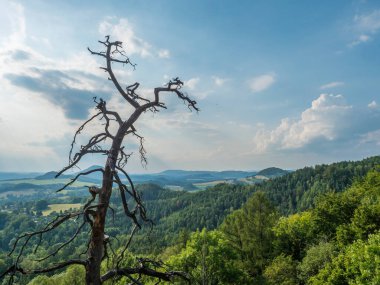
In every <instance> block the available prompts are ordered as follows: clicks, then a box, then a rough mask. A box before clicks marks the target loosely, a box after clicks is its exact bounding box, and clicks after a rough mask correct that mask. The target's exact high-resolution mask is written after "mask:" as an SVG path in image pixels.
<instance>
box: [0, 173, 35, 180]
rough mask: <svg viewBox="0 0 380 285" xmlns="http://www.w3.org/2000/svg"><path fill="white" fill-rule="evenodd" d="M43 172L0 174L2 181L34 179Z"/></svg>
mask: <svg viewBox="0 0 380 285" xmlns="http://www.w3.org/2000/svg"><path fill="white" fill-rule="evenodd" d="M41 174H42V173H41V172H0V180H11V179H25V178H34V177H36V176H38V175H41Z"/></svg>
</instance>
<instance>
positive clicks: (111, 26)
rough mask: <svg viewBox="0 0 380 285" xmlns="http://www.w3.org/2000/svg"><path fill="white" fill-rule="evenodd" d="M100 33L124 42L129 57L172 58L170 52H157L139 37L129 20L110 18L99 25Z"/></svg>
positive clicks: (165, 50)
mask: <svg viewBox="0 0 380 285" xmlns="http://www.w3.org/2000/svg"><path fill="white" fill-rule="evenodd" d="M99 33H100V34H101V35H110V36H111V38H112V39H115V40H118V41H122V42H123V43H124V46H123V47H124V50H125V51H126V53H127V54H128V55H132V54H138V55H139V56H141V57H148V56H157V57H160V58H169V57H170V51H169V50H167V49H158V50H156V49H155V48H154V47H153V46H152V45H151V44H150V43H148V42H147V41H145V40H143V39H142V38H140V37H138V36H137V35H136V34H135V31H134V29H133V26H132V24H131V23H130V22H129V21H128V19H125V18H120V19H118V20H117V19H116V18H114V17H112V18H108V19H106V20H104V21H102V22H101V23H100V24H99Z"/></svg>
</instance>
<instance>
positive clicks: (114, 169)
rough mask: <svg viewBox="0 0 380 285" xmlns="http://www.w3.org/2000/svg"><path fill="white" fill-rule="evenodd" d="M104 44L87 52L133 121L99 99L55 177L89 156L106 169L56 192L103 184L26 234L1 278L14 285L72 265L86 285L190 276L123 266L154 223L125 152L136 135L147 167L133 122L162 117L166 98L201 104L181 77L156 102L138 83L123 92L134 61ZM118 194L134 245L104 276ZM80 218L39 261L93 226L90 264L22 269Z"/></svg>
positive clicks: (144, 263)
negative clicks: (91, 180) (119, 69)
mask: <svg viewBox="0 0 380 285" xmlns="http://www.w3.org/2000/svg"><path fill="white" fill-rule="evenodd" d="M99 43H100V44H101V45H102V46H103V47H104V50H103V51H99V52H97V51H93V50H91V49H90V48H88V51H89V52H90V53H91V54H92V55H96V56H99V57H101V58H103V59H104V61H105V66H103V67H100V68H101V69H103V70H104V71H105V72H106V73H107V74H108V79H109V80H110V81H112V83H113V84H114V86H115V87H116V89H117V91H118V92H119V94H120V95H121V96H122V97H123V98H124V99H125V100H126V101H127V103H128V104H129V105H130V106H132V107H133V108H132V109H133V111H132V113H131V114H130V116H129V117H128V118H126V119H123V118H122V116H121V115H120V114H119V113H118V112H115V111H111V110H109V109H108V108H107V104H106V101H105V100H103V99H101V98H99V99H97V98H94V102H95V103H96V109H97V113H96V114H95V115H93V116H92V117H91V118H90V119H88V120H87V121H85V122H84V123H83V124H82V125H81V126H80V127H79V129H78V130H77V131H76V133H75V135H74V139H73V141H72V144H71V150H70V154H69V164H68V165H67V166H66V167H64V168H63V169H62V170H61V171H60V172H59V173H58V174H57V176H56V177H58V176H60V175H61V174H62V173H64V172H66V171H67V170H69V169H71V168H73V167H75V166H77V164H78V163H79V162H80V161H81V159H82V158H83V157H84V156H86V155H87V154H101V155H105V156H106V157H107V159H106V162H105V165H104V168H98V169H93V170H90V171H87V172H81V173H79V174H78V175H76V176H75V177H74V178H73V179H71V181H70V182H69V183H67V184H66V185H65V186H63V187H62V188H61V189H59V190H57V192H59V191H61V190H63V189H65V188H66V187H68V186H70V185H71V184H72V183H74V182H75V181H76V180H77V179H78V178H79V177H81V176H85V175H88V174H91V173H94V172H100V173H102V177H103V179H102V185H101V186H100V187H96V186H93V187H89V194H90V199H89V200H88V202H87V203H86V204H85V205H84V206H83V207H82V208H81V209H80V210H77V211H74V212H70V213H65V214H61V215H58V216H57V217H56V218H55V219H54V220H52V221H51V222H50V223H48V224H47V225H46V226H45V227H44V228H42V229H40V230H38V231H34V232H30V233H25V234H23V235H21V236H19V237H18V238H17V239H16V242H15V243H14V245H13V248H12V249H11V252H10V256H14V262H13V265H12V266H10V267H9V268H8V270H6V271H5V272H4V273H3V274H2V275H1V277H4V276H9V282H10V283H12V282H13V280H14V277H15V275H16V274H40V273H47V272H53V271H56V270H58V269H62V268H65V267H67V266H70V265H73V264H79V265H82V266H84V268H85V272H86V281H85V282H86V284H91V285H97V284H102V283H103V282H104V281H106V280H109V279H111V278H114V277H115V276H126V277H127V278H128V279H129V280H130V281H131V283H132V284H141V281H140V278H141V277H142V276H150V277H155V278H158V280H166V281H169V280H171V279H172V278H173V277H174V276H182V277H184V278H186V276H185V275H184V274H183V273H181V272H175V271H166V270H163V269H162V268H161V269H160V268H159V267H160V264H159V263H157V262H153V261H152V260H148V259H143V258H141V259H139V260H138V263H139V264H138V265H137V266H135V267H133V268H122V267H121V265H120V264H121V261H122V259H123V255H124V253H125V251H126V249H127V248H128V246H129V244H130V242H131V240H132V237H133V235H134V234H135V232H136V231H137V230H138V229H139V228H141V223H144V222H151V221H150V220H149V219H148V218H147V215H146V210H145V208H144V205H143V204H142V201H141V198H140V196H139V194H138V192H136V189H135V187H134V185H133V182H132V180H131V178H130V177H129V175H128V173H127V172H126V171H125V170H124V167H125V165H126V162H127V160H128V158H129V156H130V154H129V153H127V152H126V150H125V149H124V147H123V140H124V138H125V137H126V136H135V137H136V138H137V139H138V140H139V141H140V149H139V152H140V155H141V160H142V162H146V157H145V149H144V146H143V137H142V136H140V135H139V134H138V133H137V131H136V129H135V127H134V123H135V122H136V121H137V120H138V118H139V117H140V116H141V115H142V114H143V113H145V112H147V111H152V112H158V111H159V110H160V109H161V108H166V106H165V104H164V103H163V102H162V101H161V95H162V94H163V93H171V94H173V95H175V96H177V97H178V98H179V99H181V100H183V102H184V103H185V104H186V105H187V107H188V108H189V109H190V110H195V111H198V107H197V105H196V104H197V103H196V102H195V101H193V100H191V99H190V98H189V97H188V96H187V95H186V94H185V93H183V92H182V91H181V87H182V86H183V82H182V81H181V80H180V79H179V78H174V79H172V80H170V81H169V82H168V83H167V84H166V85H165V86H163V87H157V88H154V94H153V95H154V97H153V98H152V99H149V98H144V97H142V96H140V95H139V94H138V93H137V90H138V88H139V85H140V84H139V83H138V82H136V83H134V84H131V85H128V86H126V88H125V89H123V87H122V85H121V84H120V82H119V81H118V79H117V78H116V76H115V73H114V71H113V64H124V65H130V66H131V67H133V68H135V64H133V63H132V62H131V61H130V59H129V57H128V56H127V55H126V53H125V52H124V50H123V48H122V42H120V41H110V37H109V36H107V37H106V38H105V41H99ZM96 119H99V120H101V121H102V122H103V125H104V129H103V130H102V131H101V132H99V133H97V134H95V135H94V136H92V137H91V138H90V139H89V141H88V142H87V144H85V145H82V146H81V147H80V149H79V150H78V151H77V152H75V151H74V145H75V144H76V141H77V137H78V135H79V134H80V133H81V132H82V131H83V130H84V128H85V127H86V126H87V125H88V124H89V123H90V122H92V121H94V120H96ZM111 124H116V125H117V130H116V131H112V130H111V129H112V128H111ZM104 144H106V145H108V146H109V148H107V149H106V148H105V147H103V145H104ZM74 152H75V153H74ZM114 186H115V188H114ZM115 189H117V190H115ZM113 191H118V192H119V193H120V200H121V201H120V202H121V204H122V206H123V210H124V213H125V216H126V219H128V220H130V221H131V222H132V225H133V228H132V230H131V235H130V237H129V240H128V242H127V243H126V244H125V245H124V248H123V250H121V251H120V253H119V254H117V255H116V254H115V256H114V257H113V260H114V262H113V264H114V268H113V269H111V270H109V271H108V272H106V273H105V274H103V275H101V272H100V267H101V263H102V261H103V260H104V259H106V258H108V254H107V253H108V252H109V251H108V250H107V249H108V245H109V243H110V239H111V237H109V236H107V235H106V234H105V225H106V219H107V210H108V209H109V207H110V197H111V195H112V193H113ZM128 201H129V202H130V201H133V207H132V203H129V202H128ZM80 217H81V218H82V219H83V220H82V223H81V224H80V225H79V226H78V228H77V230H76V232H75V234H74V235H73V236H72V237H71V238H70V239H69V240H66V241H64V242H63V243H62V244H61V245H60V246H59V247H57V248H55V250H53V251H52V252H50V253H49V254H48V255H47V256H45V257H43V258H41V259H40V260H47V259H49V258H50V257H52V256H54V255H56V254H57V253H58V252H59V251H60V250H61V249H62V248H64V247H65V246H67V245H68V244H70V243H71V242H72V241H73V240H74V239H75V238H76V237H77V235H78V234H79V233H80V232H81V230H82V229H83V227H84V226H85V225H86V224H87V225H89V227H90V237H89V243H88V245H87V254H86V258H85V259H72V260H67V261H63V262H61V263H58V264H54V265H52V266H51V267H49V268H43V269H31V270H28V269H26V268H23V267H22V266H21V264H20V260H21V259H22V256H23V252H24V250H25V248H26V247H27V246H28V244H29V243H30V240H31V239H39V241H38V243H37V248H38V246H39V245H40V243H41V240H42V239H43V236H44V234H46V233H47V232H50V231H53V230H54V229H56V228H57V227H59V226H60V225H61V224H63V223H64V222H66V221H68V220H70V219H74V218H76V219H78V218H80ZM0 279H1V278H0Z"/></svg>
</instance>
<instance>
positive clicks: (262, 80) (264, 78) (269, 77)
mask: <svg viewBox="0 0 380 285" xmlns="http://www.w3.org/2000/svg"><path fill="white" fill-rule="evenodd" d="M274 82H275V75H274V74H263V75H260V76H257V77H254V78H252V79H250V80H249V81H248V85H249V88H250V89H251V91H252V92H254V93H257V92H261V91H264V90H265V89H268V88H269V87H270V86H272V84H273V83H274Z"/></svg>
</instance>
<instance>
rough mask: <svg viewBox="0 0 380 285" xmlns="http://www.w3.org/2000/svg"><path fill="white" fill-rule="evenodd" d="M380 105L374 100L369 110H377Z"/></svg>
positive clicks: (369, 105)
mask: <svg viewBox="0 0 380 285" xmlns="http://www.w3.org/2000/svg"><path fill="white" fill-rule="evenodd" d="M378 107H379V105H378V104H377V103H376V101H375V100H373V101H372V102H371V103H369V104H368V108H370V109H377V108H378Z"/></svg>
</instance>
